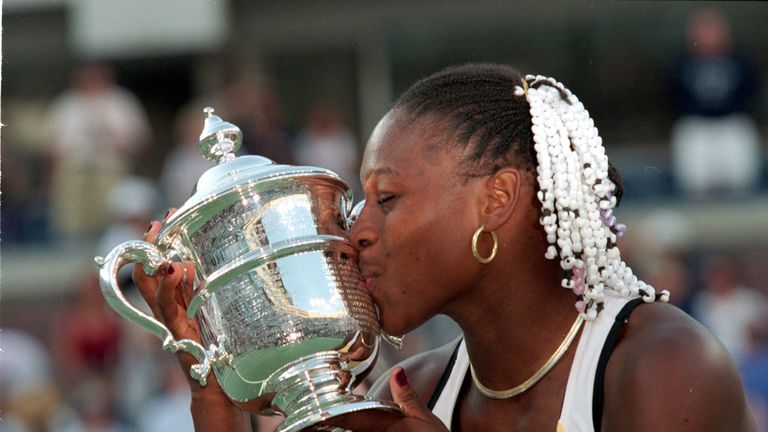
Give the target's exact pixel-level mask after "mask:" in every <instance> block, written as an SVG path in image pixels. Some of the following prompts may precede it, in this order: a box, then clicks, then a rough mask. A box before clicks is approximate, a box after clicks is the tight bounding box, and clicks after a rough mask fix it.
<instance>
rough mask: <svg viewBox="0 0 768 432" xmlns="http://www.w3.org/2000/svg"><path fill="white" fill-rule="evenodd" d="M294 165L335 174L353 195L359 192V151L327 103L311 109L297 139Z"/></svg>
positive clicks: (338, 117)
mask: <svg viewBox="0 0 768 432" xmlns="http://www.w3.org/2000/svg"><path fill="white" fill-rule="evenodd" d="M296 163H298V164H299V165H310V166H319V167H322V168H327V169H329V170H331V171H334V172H335V173H337V174H339V175H340V176H341V178H343V179H344V180H346V181H347V182H348V183H349V184H350V186H352V189H353V190H354V191H355V195H356V196H357V195H359V193H360V181H359V180H358V179H357V178H358V169H359V168H360V150H359V148H358V145H357V142H356V141H355V137H354V135H353V134H352V132H351V131H350V130H349V128H347V126H346V125H345V124H344V122H343V121H342V118H341V113H339V111H338V109H337V108H336V107H334V106H332V105H330V104H329V103H327V102H318V103H315V104H314V105H312V107H310V109H309V112H308V113H307V119H306V122H305V125H304V127H303V128H302V129H301V131H299V135H298V138H297V140H296Z"/></svg>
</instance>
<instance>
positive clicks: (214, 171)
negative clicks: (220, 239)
mask: <svg viewBox="0 0 768 432" xmlns="http://www.w3.org/2000/svg"><path fill="white" fill-rule="evenodd" d="M213 111H214V110H213V108H210V107H206V108H205V109H204V112H205V114H206V118H205V125H204V127H203V131H202V133H201V134H200V141H199V149H200V154H201V155H202V156H203V157H204V158H206V159H208V160H212V161H215V162H217V163H218V165H216V166H214V167H212V168H210V169H208V170H207V171H206V172H205V173H203V175H202V176H200V178H199V179H198V181H197V184H196V186H195V190H194V192H193V193H192V196H191V197H190V198H189V199H188V200H187V201H186V202H185V203H184V204H183V205H182V206H181V207H180V208H179V209H178V210H177V211H176V213H174V214H173V215H172V216H171V217H170V218H169V219H168V220H167V221H166V224H165V225H164V226H163V228H162V229H161V231H160V233H159V236H160V237H161V238H162V237H163V236H165V235H167V234H168V233H170V232H171V231H172V230H174V229H176V228H178V227H180V226H184V227H187V228H190V226H191V225H193V226H192V227H191V228H192V229H193V230H194V228H195V227H197V226H199V225H201V224H202V223H204V222H205V221H207V220H208V219H210V218H211V217H213V216H214V215H215V214H216V213H217V212H218V211H219V210H220V209H221V208H222V206H224V205H226V203H228V202H230V201H231V199H232V198H234V197H235V196H239V195H240V194H242V193H245V192H246V191H248V190H252V189H254V188H256V187H264V186H265V185H264V183H265V182H272V181H278V180H285V179H288V178H298V177H313V178H318V179H323V180H324V181H326V182H330V183H334V184H336V185H338V186H339V187H341V188H343V189H344V190H345V191H347V193H349V194H351V190H350V188H349V185H348V184H347V183H346V182H345V181H344V180H343V179H342V178H341V177H339V175H338V174H336V173H335V172H333V171H330V170H327V169H324V168H318V167H310V166H294V165H281V164H276V163H275V162H273V161H272V160H270V159H268V158H266V157H263V156H255V155H245V156H236V155H235V153H236V152H237V150H238V149H239V148H240V144H241V142H242V137H243V135H242V132H241V131H240V128H238V127H237V126H235V125H234V124H232V123H229V122H226V121H223V120H222V119H221V118H220V117H219V116H217V115H214V114H213ZM350 200H351V196H350Z"/></svg>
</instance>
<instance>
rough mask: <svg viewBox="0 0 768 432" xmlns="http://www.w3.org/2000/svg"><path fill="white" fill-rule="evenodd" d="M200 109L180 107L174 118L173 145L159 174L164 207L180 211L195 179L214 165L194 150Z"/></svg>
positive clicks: (200, 127)
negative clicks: (174, 141) (179, 208)
mask: <svg viewBox="0 0 768 432" xmlns="http://www.w3.org/2000/svg"><path fill="white" fill-rule="evenodd" d="M203 108H204V106H203V105H202V104H195V103H192V104H189V105H187V106H185V107H183V108H182V109H181V110H180V111H179V113H178V114H177V115H176V121H175V125H174V132H175V139H176V143H175V145H174V147H173V149H172V150H171V152H170V154H168V156H167V157H166V159H165V163H164V164H163V170H162V172H161V173H160V185H161V186H162V189H163V193H164V195H165V199H166V202H167V206H168V207H176V208H178V207H180V206H181V205H182V204H183V203H184V202H185V201H186V200H187V198H189V196H190V195H191V194H192V190H193V189H194V188H195V185H196V184H197V179H199V178H200V176H201V175H202V174H203V173H204V172H205V171H206V170H207V169H208V168H211V167H213V166H214V165H215V163H214V162H212V161H209V160H208V159H205V158H204V157H202V156H201V155H200V151H199V150H198V142H199V140H200V133H201V132H202V130H203V124H204V115H203ZM225 120H227V119H226V118H225Z"/></svg>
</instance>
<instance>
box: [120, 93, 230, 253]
mask: <svg viewBox="0 0 768 432" xmlns="http://www.w3.org/2000/svg"><path fill="white" fill-rule="evenodd" d="M203 107H204V105H203V104H201V103H190V104H187V105H185V106H184V107H182V108H181V109H180V110H179V112H178V113H177V114H176V120H175V123H174V128H173V129H174V138H175V140H176V143H175V145H174V146H173V149H172V150H171V152H170V153H169V154H168V156H166V158H165V162H164V164H163V169H162V171H161V173H160V185H161V187H162V190H163V195H164V197H165V200H166V203H167V204H168V206H170V207H181V205H182V204H183V203H184V202H185V201H186V200H187V198H189V197H190V195H192V190H193V189H194V188H195V185H196V184H197V180H198V179H199V178H200V176H201V175H202V174H203V173H204V172H205V171H206V170H207V169H209V168H211V167H213V166H214V165H216V164H215V163H214V162H213V161H209V160H208V159H205V158H204V157H202V156H200V150H199V148H198V143H199V140H200V131H202V130H203V122H204V116H203ZM150 220H151V219H145V220H144V222H145V223H144V226H143V227H142V233H143V231H144V230H146V223H148V222H149V221H150ZM140 236H141V235H139V237H140ZM139 237H134V238H139Z"/></svg>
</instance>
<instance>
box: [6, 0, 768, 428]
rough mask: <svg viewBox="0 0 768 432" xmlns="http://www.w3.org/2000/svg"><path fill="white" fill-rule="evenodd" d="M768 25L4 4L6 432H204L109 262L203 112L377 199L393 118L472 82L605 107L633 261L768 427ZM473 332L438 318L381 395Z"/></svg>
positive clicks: (275, 155)
mask: <svg viewBox="0 0 768 432" xmlns="http://www.w3.org/2000/svg"><path fill="white" fill-rule="evenodd" d="M766 23H768V5H766V4H765V3H761V2H744V3H741V2H701V3H700V2H632V1H626V2H594V1H580V2H572V1H545V2H508V1H488V0H483V1H473V2H467V1H461V0H444V1H426V0H422V1H406V0H389V1H387V2H377V1H372V0H362V1H354V2H353V1H342V0H336V1H331V0H327V1H319V2H318V1H308V0H307V1H304V0H292V1H280V2H278V1H266V0H264V1H247V0H217V1H213V0H164V1H152V0H132V1H130V2H126V1H120V0H4V1H3V2H2V26H3V33H2V48H3V51H2V55H3V62H2V123H3V124H4V126H5V127H4V128H3V130H2V144H3V145H2V186H1V187H2V208H1V211H2V213H1V214H0V215H1V216H2V219H1V220H2V243H1V247H2V255H1V258H0V266H1V268H0V271H1V272H2V291H1V293H2V298H1V300H2V301H1V302H0V327H2V331H0V347H1V348H2V352H0V416H2V419H3V421H2V422H0V431H22V430H29V431H43V430H66V431H79V430H83V431H154V430H158V431H159V430H191V422H190V419H189V414H188V404H189V395H188V394H187V390H186V388H185V387H186V384H185V381H184V377H183V376H182V375H181V373H180V371H179V370H178V369H179V368H178V367H177V365H176V363H175V360H174V358H173V355H171V354H169V353H164V352H161V351H160V350H159V345H160V344H159V343H158V341H157V340H155V339H154V337H153V336H151V335H149V334H147V333H145V332H144V331H143V330H141V329H138V328H134V326H132V325H130V324H128V323H127V322H125V321H124V320H122V319H121V318H119V317H118V316H117V315H116V314H115V313H114V312H112V311H111V310H110V309H108V307H107V306H106V304H105V303H104V301H103V299H102V298H101V294H100V293H99V290H98V282H97V280H96V273H95V270H94V266H93V264H92V258H93V256H94V255H96V254H106V253H107V252H109V250H110V249H111V248H112V247H113V246H115V245H117V244H118V243H120V242H121V241H123V240H128V239H135V238H140V237H141V235H142V233H143V232H144V231H145V229H146V227H147V224H148V222H149V221H150V220H152V219H162V217H163V215H164V214H165V210H166V209H167V208H168V207H169V206H179V205H180V204H182V203H183V202H184V201H185V199H186V197H187V196H188V195H189V193H190V192H191V190H192V187H193V186H194V182H195V180H196V179H197V178H198V177H199V175H200V174H201V173H202V172H203V171H204V170H205V169H207V168H208V167H209V165H208V163H207V162H205V161H204V160H203V159H202V158H200V157H199V156H197V153H196V140H197V137H198V136H199V134H200V131H201V129H202V125H203V114H202V109H203V107H205V106H208V105H211V106H214V107H215V108H216V113H217V114H219V115H221V116H222V117H223V118H225V119H226V120H229V121H231V122H233V123H235V124H237V125H238V126H240V128H241V129H243V133H244V135H245V140H244V146H243V150H242V151H243V152H244V153H255V154H260V155H264V156H267V157H270V158H272V159H274V160H275V161H277V162H282V163H298V164H312V165H320V166H324V167H328V168H331V169H334V170H336V171H337V172H339V173H340V174H341V175H342V176H344V177H345V178H347V179H348V180H349V181H350V182H351V183H352V184H354V185H355V188H356V189H357V192H358V194H357V196H358V197H361V195H360V193H359V185H358V184H357V168H358V166H359V157H360V154H361V151H362V147H363V145H364V143H365V141H366V139H367V136H368V134H369V133H370V132H371V130H372V128H373V126H374V125H375V124H376V122H377V120H378V119H379V118H380V116H382V115H383V114H384V113H385V112H386V111H387V108H388V107H389V105H390V103H391V102H392V101H393V100H394V98H396V96H397V95H398V94H399V93H401V92H402V91H404V90H405V89H406V88H407V87H408V86H409V85H410V84H412V83H413V82H414V81H415V80H417V79H419V78H421V77H424V76H426V75H428V74H430V73H432V72H435V71H437V70H439V69H441V68H443V67H445V66H448V65H451V64H456V63H462V62H468V61H489V62H499V63H506V64H511V65H514V66H516V67H517V68H518V69H519V70H521V71H522V72H523V73H533V74H544V75H551V76H554V77H556V78H558V79H559V80H560V81H562V82H563V83H565V84H566V86H568V87H569V88H570V89H571V90H573V92H574V93H575V94H577V95H578V96H579V98H580V99H581V100H582V101H583V102H584V103H585V105H586V107H587V108H588V109H589V110H590V113H591V114H592V116H593V117H594V119H595V122H596V124H597V126H598V128H599V130H600V132H601V135H602V137H603V141H604V143H605V145H606V148H607V152H608V154H609V157H610V158H611V160H612V161H613V163H614V164H615V165H616V166H617V167H618V168H619V170H620V172H621V173H622V175H623V178H624V182H625V189H626V192H625V195H624V201H623V203H622V205H621V208H620V209H619V210H618V212H617V214H618V216H619V219H620V220H621V222H623V223H625V224H627V225H628V226H629V231H628V233H627V235H626V236H625V237H624V238H623V239H622V241H621V242H620V245H621V247H622V251H623V254H624V255H625V256H626V259H627V260H628V261H629V263H630V265H631V266H632V267H633V268H634V269H635V271H636V273H638V274H639V275H640V276H641V277H642V278H643V279H645V280H646V281H648V282H649V283H651V284H653V285H654V286H656V287H657V289H669V290H670V291H672V302H674V303H676V304H677V305H679V306H680V307H681V308H683V309H684V310H686V311H687V312H689V313H691V314H692V315H693V316H694V317H695V318H697V319H699V320H700V321H701V322H702V323H704V324H705V325H706V326H707V327H709V328H710V329H711V330H712V331H713V332H714V333H715V334H716V335H717V336H718V337H719V338H720V339H721V340H722V342H723V343H724V344H725V346H726V347H727V348H728V349H729V350H730V352H731V353H732V354H733V356H734V359H735V361H736V362H737V363H738V365H739V367H740V370H741V371H742V377H743V379H744V383H745V386H746V387H747V391H748V394H749V397H750V401H751V404H752V406H753V408H754V410H755V412H756V414H757V416H758V418H759V419H760V421H761V422H762V428H763V429H762V430H768V426H767V425H768V421H767V420H766V418H768V415H766V413H768V313H766V311H767V310H768V309H767V306H766V304H768V301H766V295H767V294H768V278H766V277H765V272H766V268H768V168H767V167H768V165H766V153H767V152H766V147H767V146H766V142H768V49H767V48H766V37H765V25H766ZM134 294H135V293H134ZM456 334H457V331H456V328H455V326H453V325H452V323H450V322H449V321H448V320H447V319H442V318H439V317H438V318H437V319H435V320H433V321H431V322H430V323H428V324H426V325H425V326H424V328H423V329H420V330H419V331H417V332H414V333H413V334H411V335H407V336H406V342H405V349H404V350H403V351H400V352H396V351H394V350H391V349H386V350H385V352H384V353H383V354H382V356H381V360H380V362H379V365H378V366H377V369H376V371H375V372H374V374H373V375H374V376H373V378H375V377H376V376H378V375H379V374H381V373H382V372H383V371H384V370H386V368H387V367H388V366H389V365H391V364H393V363H394V362H396V361H397V360H398V359H400V358H403V357H405V356H408V355H410V354H412V353H414V352H418V351H421V350H423V349H426V348H429V347H433V346H436V345H439V344H442V343H445V342H447V341H449V340H451V339H452V338H453V337H454V336H455V335H456ZM139 413H141V414H139ZM254 424H255V426H254V429H261V430H271V429H270V427H271V426H270V424H269V423H268V422H263V423H261V424H260V425H259V424H256V421H254Z"/></svg>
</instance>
